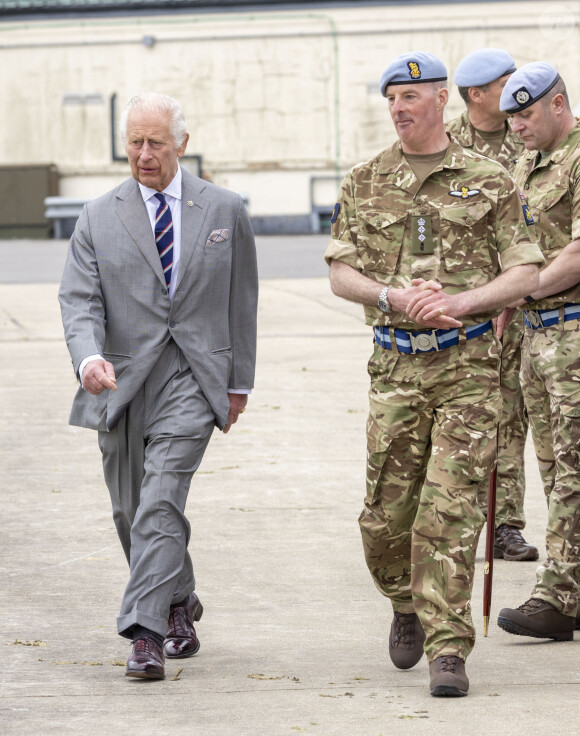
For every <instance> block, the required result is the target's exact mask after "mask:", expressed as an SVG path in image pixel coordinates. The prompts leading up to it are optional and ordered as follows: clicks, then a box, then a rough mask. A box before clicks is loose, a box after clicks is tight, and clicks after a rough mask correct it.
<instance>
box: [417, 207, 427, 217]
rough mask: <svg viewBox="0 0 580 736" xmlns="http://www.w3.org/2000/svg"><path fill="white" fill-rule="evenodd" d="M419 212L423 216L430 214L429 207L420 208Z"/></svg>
mask: <svg viewBox="0 0 580 736" xmlns="http://www.w3.org/2000/svg"><path fill="white" fill-rule="evenodd" d="M419 212H420V213H421V214H422V215H426V214H427V212H429V207H420V208H419Z"/></svg>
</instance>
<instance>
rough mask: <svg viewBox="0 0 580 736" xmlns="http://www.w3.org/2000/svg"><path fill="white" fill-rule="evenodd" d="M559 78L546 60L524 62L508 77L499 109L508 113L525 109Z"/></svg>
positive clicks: (545, 92)
mask: <svg viewBox="0 0 580 736" xmlns="http://www.w3.org/2000/svg"><path fill="white" fill-rule="evenodd" d="M559 79H560V75H559V74H558V72H557V71H556V70H555V69H554V67H553V66H552V65H551V64H548V63H547V62H546V61H533V62H532V63H531V64H524V66H522V67H520V68H519V69H518V70H517V72H514V73H513V74H512V75H511V77H510V78H509V79H508V81H507V84H506V86H505V87H504V88H503V92H502V93H501V97H500V100H499V109H500V110H503V111H504V112H507V113H509V114H510V115H512V114H513V113H514V112H520V110H525V109H526V107H529V106H530V105H533V104H534V102H537V101H538V100H540V99H541V98H542V97H543V96H544V95H545V94H547V93H548V92H549V91H550V90H551V89H552V87H553V86H554V85H555V84H556V82H557V81H558V80H559Z"/></svg>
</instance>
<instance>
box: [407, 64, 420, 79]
mask: <svg viewBox="0 0 580 736" xmlns="http://www.w3.org/2000/svg"><path fill="white" fill-rule="evenodd" d="M407 66H408V67H409V76H410V77H411V79H421V67H420V66H419V62H418V61H409V62H408V63H407Z"/></svg>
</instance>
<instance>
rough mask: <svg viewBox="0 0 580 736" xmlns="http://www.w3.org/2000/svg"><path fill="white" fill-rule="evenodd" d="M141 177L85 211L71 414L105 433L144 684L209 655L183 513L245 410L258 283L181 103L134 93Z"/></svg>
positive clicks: (67, 306) (248, 232) (126, 621)
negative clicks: (189, 156) (196, 165)
mask: <svg viewBox="0 0 580 736" xmlns="http://www.w3.org/2000/svg"><path fill="white" fill-rule="evenodd" d="M121 132H122V136H123V138H124V140H125V150H126V152H127V155H128V157H129V162H130V165H131V172H132V175H133V178H131V179H128V180H127V181H125V182H123V183H122V184H121V185H120V186H118V187H116V188H115V189H113V190H112V191H111V192H108V193H107V194H105V195H103V196H102V197H100V198H98V199H96V200H93V201H91V202H89V203H88V205H87V206H86V207H85V208H84V210H83V212H82V214H81V216H80V218H79V220H78V223H77V226H76V228H75V231H74V234H73V236H72V239H71V243H70V248H69V252H68V256H67V261H66V265H65V269H64V273H63V277H62V283H61V287H60V292H59V300H60V304H61V310H62V318H63V324H64V330H65V336H66V341H67V345H68V349H69V352H70V354H71V358H72V363H73V367H74V370H75V372H76V374H77V377H78V378H79V381H80V382H81V387H80V388H79V390H78V392H77V394H76V397H75V399H74V402H73V407H72V412H71V417H70V423H71V424H74V425H77V426H81V427H88V428H90V429H95V430H97V431H98V437H99V447H100V450H101V453H102V459H103V469H104V476H105V481H106V484H107V487H108V489H109V492H110V495H111V501H112V506H113V518H114V520H115V525H116V528H117V531H118V534H119V538H120V540H121V544H122V546H123V550H124V552H125V555H126V557H127V560H128V562H129V566H130V576H129V582H128V584H127V588H126V590H125V594H124V597H123V601H122V605H121V612H120V615H119V617H118V619H117V628H118V632H119V634H120V635H121V636H124V637H126V638H129V639H131V640H132V642H133V649H132V653H131V655H130V657H129V660H128V662H127V671H126V674H127V675H128V676H130V677H142V678H149V679H162V678H163V677H164V656H167V657H189V656H192V655H193V654H195V653H196V652H197V650H198V649H199V640H198V638H197V635H196V632H195V628H194V625H193V622H194V621H198V620H199V619H200V617H201V614H202V612H203V607H202V605H201V602H200V601H199V598H198V597H197V595H196V594H195V592H194V589H195V578H194V574H193V566H192V562H191V558H190V556H189V553H188V551H187V545H188V542H189V538H190V526H189V523H188V521H187V519H186V517H185V515H184V509H185V503H186V500H187V494H188V491H189V486H190V482H191V479H192V476H193V473H194V472H195V471H196V470H197V468H198V466H199V464H200V462H201V459H202V456H203V453H204V451H205V448H206V447H207V444H208V442H209V439H210V436H211V434H212V431H213V428H214V426H216V425H217V427H218V428H219V429H221V430H223V431H224V432H227V431H228V430H229V429H230V427H231V426H232V424H234V423H235V422H236V421H237V419H238V416H239V415H240V414H241V413H242V412H243V411H244V410H245V406H246V403H247V399H248V393H249V392H250V391H251V389H252V387H253V381H254V368H255V359H256V311H257V294H258V278H257V268H256V251H255V244H254V236H253V233H252V229H251V226H250V222H249V218H248V215H247V213H246V210H245V207H244V205H243V203H242V200H241V198H240V197H239V196H238V195H236V194H233V193H232V192H228V191H227V190H224V189H221V188H219V187H216V186H214V185H212V184H209V183H208V182H206V181H203V180H201V179H198V178H196V177H194V176H191V175H190V174H188V173H187V172H186V171H184V170H183V169H181V167H180V166H179V163H178V161H179V158H180V157H181V156H183V154H184V153H185V149H186V146H187V141H188V137H189V136H188V134H187V132H186V127H185V121H184V119H183V113H182V110H181V107H180V106H179V104H178V103H177V102H176V101H175V100H174V99H173V98H171V97H167V96H165V95H159V94H147V95H142V96H139V97H135V98H133V99H132V100H131V101H130V102H129V105H128V107H127V110H126V111H125V113H124V115H123V118H122V120H121Z"/></svg>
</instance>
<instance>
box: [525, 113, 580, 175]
mask: <svg viewBox="0 0 580 736" xmlns="http://www.w3.org/2000/svg"><path fill="white" fill-rule="evenodd" d="M579 146H580V119H579V118H576V125H575V126H574V127H573V128H572V130H571V131H570V132H569V133H568V135H567V136H566V137H565V138H564V140H563V141H562V142H561V143H560V145H559V146H558V148H556V149H554V150H553V151H550V155H549V156H543V157H542V159H541V160H540V161H539V162H538V163H537V166H536V167H537V168H541V167H542V166H548V164H549V163H551V162H552V161H553V162H554V163H555V164H561V163H563V162H564V161H566V159H567V158H568V157H569V156H571V155H572V154H573V153H574V152H575V151H576V149H577V148H578V147H579ZM538 153H539V151H525V152H524V153H523V154H522V157H523V158H525V159H526V160H527V161H533V162H535V161H536V159H537V157H538Z"/></svg>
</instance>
